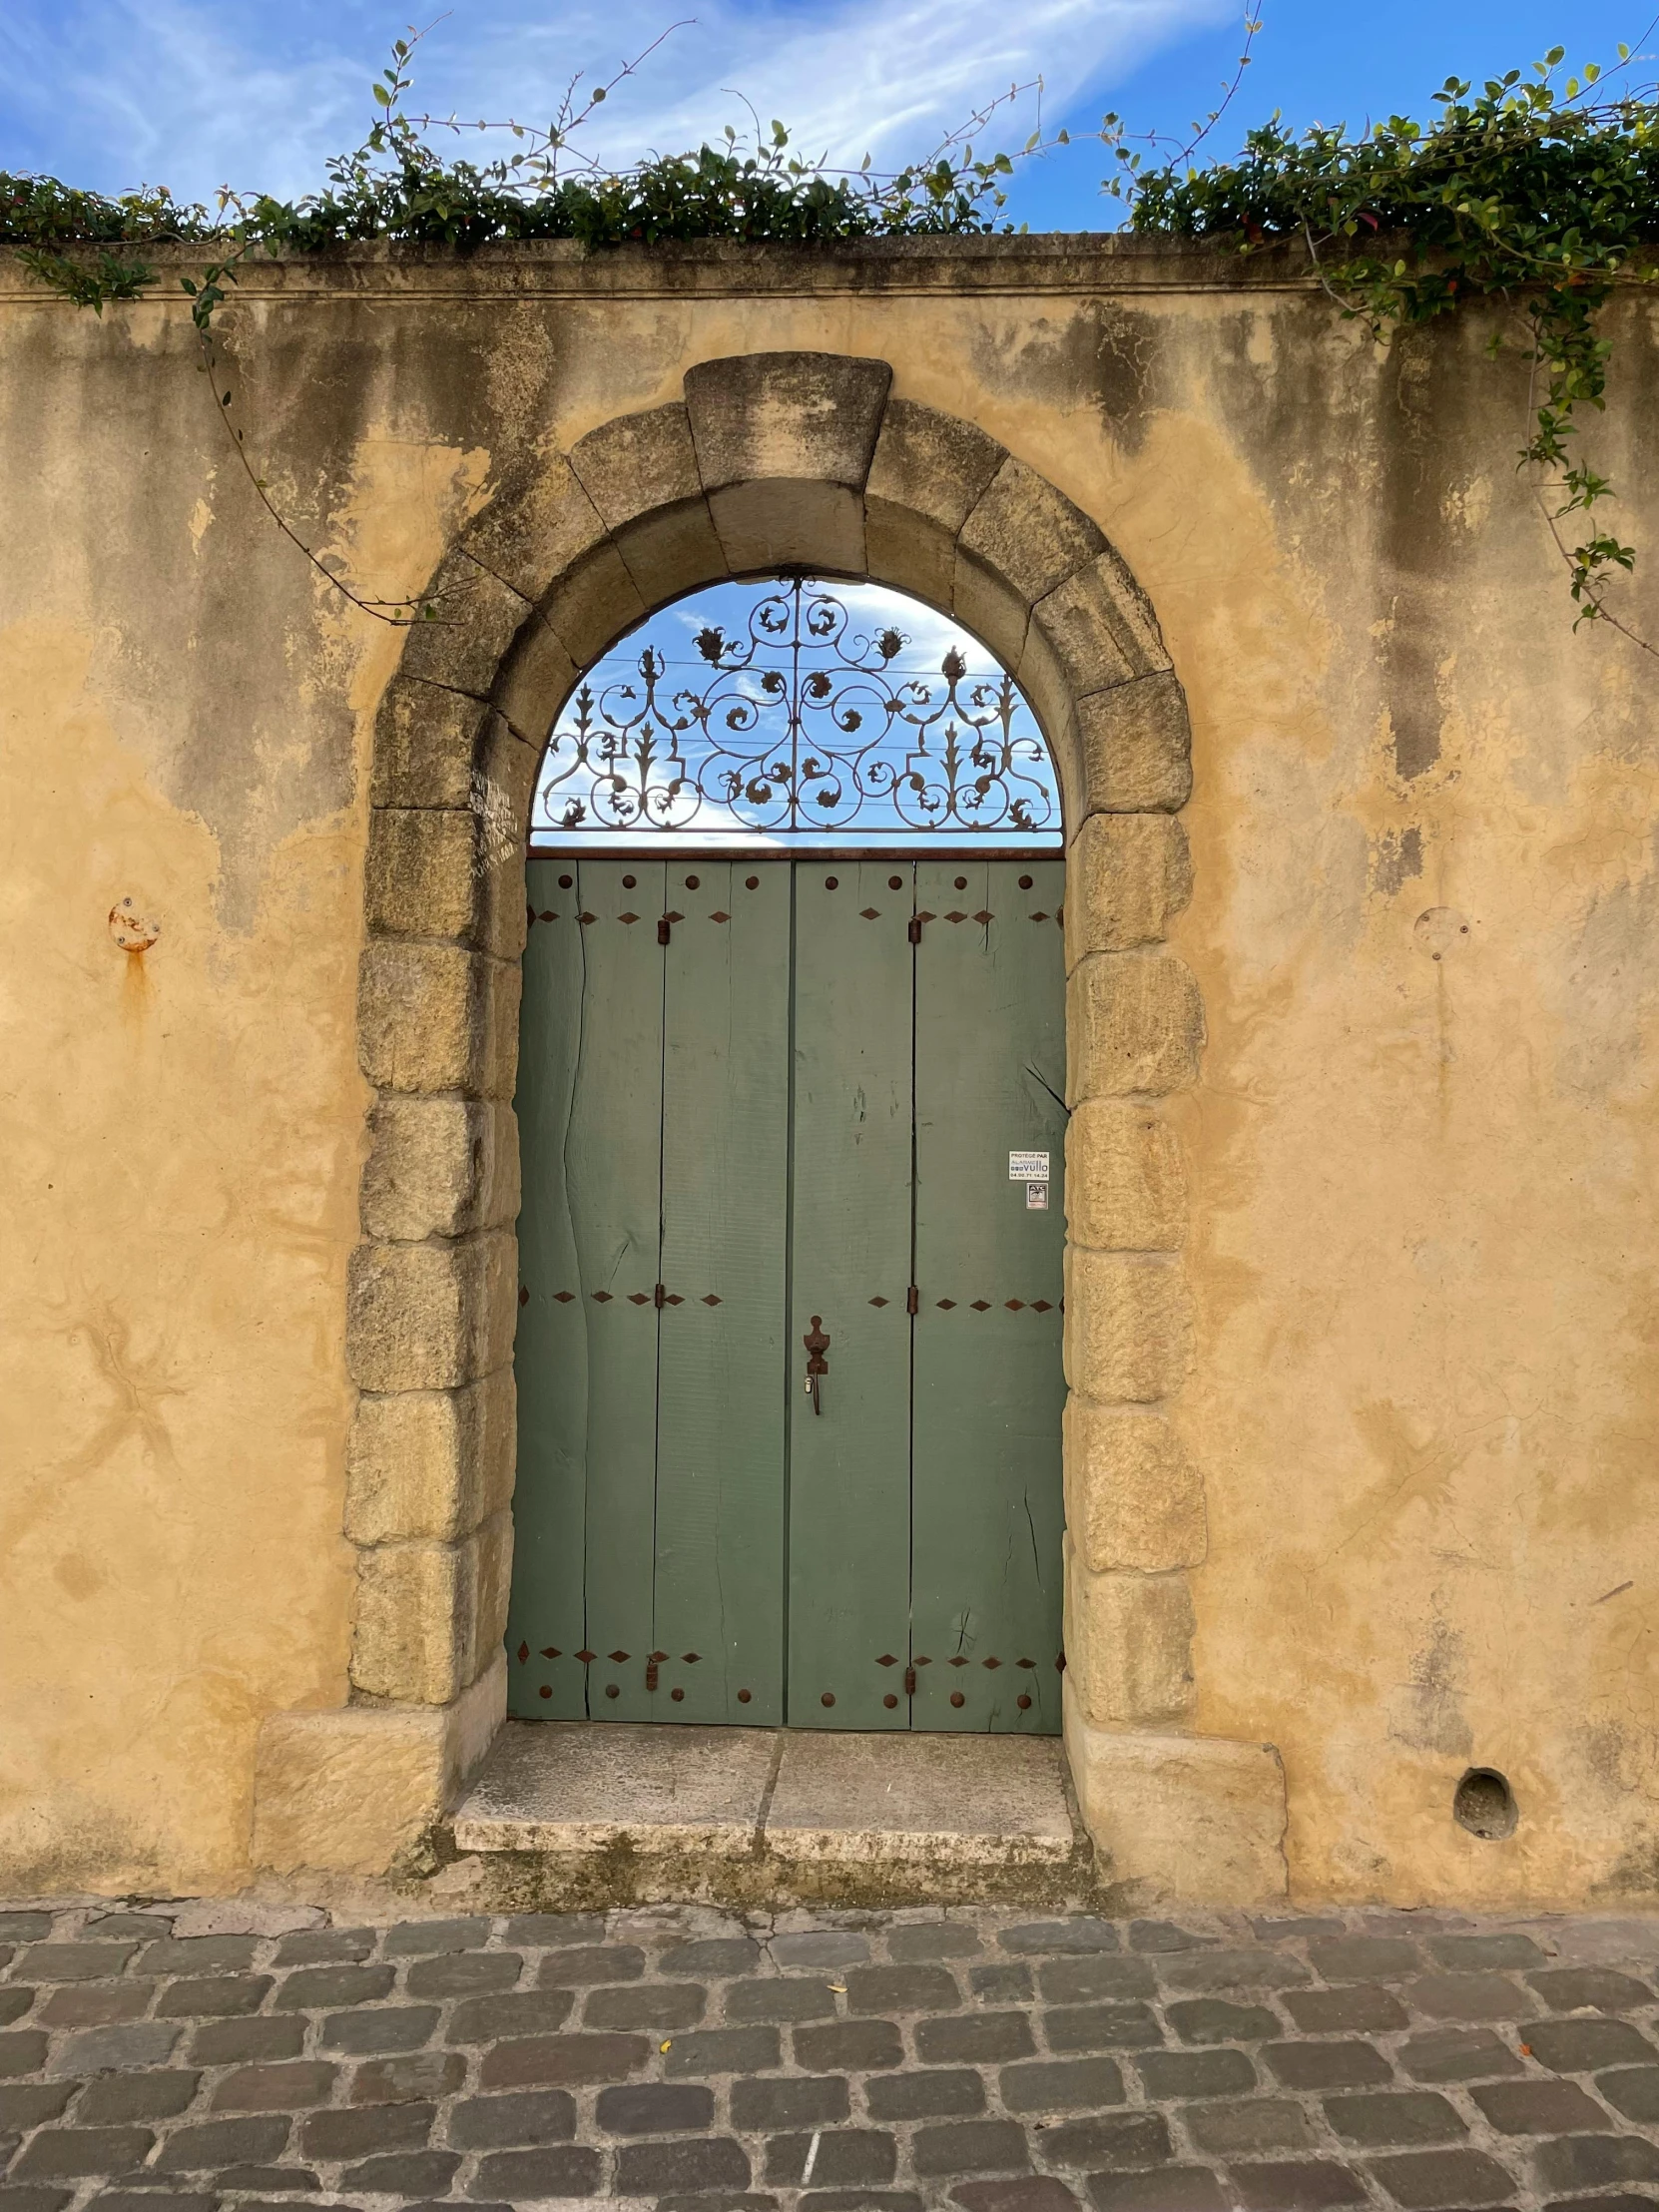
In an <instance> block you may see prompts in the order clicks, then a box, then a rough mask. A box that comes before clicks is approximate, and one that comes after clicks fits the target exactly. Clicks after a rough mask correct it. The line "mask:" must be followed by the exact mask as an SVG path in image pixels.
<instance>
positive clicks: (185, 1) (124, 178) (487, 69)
mask: <svg viewBox="0 0 1659 2212" xmlns="http://www.w3.org/2000/svg"><path fill="white" fill-rule="evenodd" d="M689 6H690V7H695V10H696V17H697V20H696V21H695V22H693V23H690V24H687V25H685V26H683V27H682V28H680V29H679V30H677V31H676V32H675V33H674V35H673V36H672V38H670V40H669V41H668V43H667V44H666V45H665V46H664V47H662V48H661V49H659V51H658V52H657V53H656V54H655V55H654V56H653V57H652V58H651V59H650V60H649V61H648V62H647V63H646V64H645V66H644V68H643V69H642V71H641V73H640V75H639V77H638V78H636V79H635V80H633V81H632V82H631V83H630V84H628V85H625V86H623V87H622V88H621V89H620V90H619V91H618V93H617V94H616V96H615V98H614V101H613V102H612V103H611V104H610V105H609V106H607V108H606V109H604V110H603V111H602V112H601V114H600V115H599V116H597V117H596V118H595V127H593V128H591V129H590V133H589V134H588V135H589V139H590V143H591V145H592V147H593V149H594V150H595V151H596V152H598V153H601V154H603V155H604V156H606V157H607V158H627V157H629V156H632V155H635V154H637V153H638V152H639V151H640V149H641V148H642V147H654V148H656V149H658V150H662V151H675V152H678V151H680V150H681V149H682V148H684V147H685V146H688V145H692V144H695V143H697V142H698V141H699V140H701V139H702V138H705V137H714V136H717V135H718V133H719V131H720V129H721V127H722V126H723V125H724V124H725V123H727V122H728V121H731V122H736V123H739V124H740V125H741V124H743V123H744V122H745V121H746V111H745V109H744V107H743V104H742V99H740V98H739V97H738V96H739V95H742V96H743V97H744V98H747V99H748V100H749V101H750V102H751V103H753V105H754V107H755V109H756V110H757V111H758V113H759V115H760V117H761V119H762V122H763V124H768V125H770V122H771V120H772V118H773V117H774V116H779V117H781V118H783V119H784V120H785V121H786V122H787V123H789V124H790V126H791V128H792V129H793V130H794V131H795V133H796V136H797V141H798V144H799V145H800V146H801V147H802V148H803V149H805V150H806V151H808V152H810V153H812V154H815V155H816V154H818V153H820V152H828V153H829V155H830V158H831V160H833V161H837V162H842V163H847V164H851V163H855V162H856V161H857V160H858V159H859V157H860V156H861V155H862V154H864V153H865V152H866V151H867V152H869V153H871V154H872V155H873V156H874V157H875V159H876V161H877V164H878V165H889V166H890V165H892V164H894V163H897V162H900V161H902V160H905V159H908V158H911V157H913V156H917V155H920V154H923V153H925V152H926V151H928V149H929V148H930V147H931V146H932V145H933V144H934V143H935V142H936V140H937V139H938V138H939V137H940V136H941V135H942V134H943V133H944V132H945V131H946V130H948V129H950V128H952V127H954V126H955V125H956V124H957V123H958V122H959V121H961V120H962V119H963V117H964V116H965V115H966V114H967V113H968V112H969V111H970V110H971V109H972V108H973V107H975V106H976V105H977V104H978V103H980V102H981V101H982V100H984V99H985V98H986V97H987V96H988V95H990V94H994V93H996V92H998V91H1000V90H1003V89H1005V88H1006V87H1007V86H1008V84H1009V83H1010V82H1012V81H1014V80H1016V79H1019V80H1023V79H1028V78H1032V77H1035V76H1038V75H1041V76H1043V77H1044V78H1045V80H1046V86H1047V90H1046V94H1045V106H1046V110H1047V113H1048V114H1049V115H1050V116H1051V117H1052V116H1056V115H1058V114H1059V113H1061V112H1062V111H1063V110H1064V109H1066V108H1067V107H1068V106H1069V105H1070V104H1071V103H1072V102H1074V101H1075V100H1077V99H1078V98H1079V97H1081V96H1082V95H1083V94H1084V93H1085V92H1087V91H1089V90H1090V89H1091V88H1093V87H1095V86H1096V85H1098V84H1100V83H1101V82H1103V81H1104V80H1106V79H1107V78H1109V77H1111V76H1112V75H1114V74H1116V73H1121V72H1122V71H1124V70H1126V69H1128V68H1131V67H1133V66H1135V65H1137V64H1138V63H1139V62H1141V61H1142V60H1144V59H1145V58H1146V56H1147V55H1148V54H1150V53H1151V52H1152V51H1154V50H1155V49H1156V48H1157V47H1159V46H1162V45H1165V44H1167V43H1168V42H1169V41H1170V40H1172V39H1174V38H1177V37H1179V36H1181V35H1182V34H1183V33H1185V32H1187V31H1189V30H1191V29H1193V28H1195V27H1197V26H1199V25H1201V24H1205V23H1212V22H1217V21H1221V20H1224V19H1225V18H1226V17H1227V16H1228V15H1229V14H1230V13H1232V12H1233V11H1234V0H1025V4H1024V5H1023V6H1020V7H1014V6H1010V5H1009V0H689ZM405 7H406V0H402V4H401V5H395V6H394V7H392V8H389V9H386V8H382V7H380V6H378V5H370V4H369V0H341V4H339V5H337V6H332V7H325V6H324V5H323V0H298V4H297V5H296V6H294V7H293V8H291V9H284V10H282V11H281V12H280V14H278V12H277V10H276V9H274V8H273V7H271V5H270V4H269V0H240V4H239V0H229V4H221V5H217V6H210V5H208V4H206V0H79V4H77V5H70V6H67V7H66V6H64V5H63V4H62V0H14V4H13V6H12V7H10V8H9V9H8V10H7V11H6V13H5V15H4V17H3V18H0V82H3V83H4V85H5V90H4V91H3V92H0V117H3V118H4V119H5V120H6V121H7V123H8V124H9V125H10V127H11V134H12V136H13V139H14V141H16V140H19V139H20V140H21V142H22V143H23V145H24V146H26V147H27V148H28V149H29V157H28V158H29V160H30V162H31V164H32V165H33V166H37V167H50V168H54V169H57V170H58V171H59V172H60V173H64V174H69V175H73V176H75V177H76V178H77V179H82V180H86V181H89V182H96V183H99V184H101V185H103V186H105V187H106V188H109V187H111V186H115V185H130V184H133V183H136V182H138V181H139V180H140V179H141V178H142V179H149V180H154V179H158V178H162V177H166V179H167V180H168V181H170V182H171V183H173V185H174V187H175V189H176V190H179V191H181V192H183V193H186V194H189V195H207V194H210V193H211V192H212V191H213V190H214V189H215V188H216V187H217V186H218V185H219V184H221V183H222V182H225V181H226V180H228V179H229V180H234V181H235V182H237V183H239V184H249V183H257V184H259V185H262V186H264V187H266V188H267V189H271V190H275V191H278V192H282V193H297V192H300V191H303V190H305V189H307V188H308V187H311V186H314V185H315V184H317V183H318V182H320V179H321V174H322V163H323V160H324V158H325V156H326V155H328V154H329V153H333V152H337V151H339V150H341V149H342V148H344V147H346V146H349V145H351V144H353V143H355V141H356V140H357V139H358V138H359V137H360V136H361V133H362V129H363V128H364V125H365V123H366V119H367V116H368V113H369V102H368V92H367V80H368V78H369V77H370V76H371V75H372V73H373V72H374V70H375V69H376V68H378V67H379V66H380V65H381V63H382V62H383V59H384V56H385V53H386V50H387V48H388V47H389V43H390V40H391V38H392V37H393V36H394V35H395V34H396V33H398V32H399V31H400V30H401V29H402V28H403V15H404V8H405ZM677 12H678V11H677V9H676V8H675V6H674V5H673V0H667V4H665V0H612V4H607V5H600V4H598V0H578V4H576V5H570V6H564V7H559V8H557V9H556V10H549V9H545V8H543V9H536V8H531V7H526V6H525V5H523V4H522V0H470V4H469V0H462V5H460V6H458V7H456V8H455V10H454V12H453V13H452V14H451V15H450V16H449V17H448V19H447V20H444V21H442V22H441V23H439V24H438V25H437V26H436V27H435V28H434V29H433V30H432V32H431V34H430V36H429V38H428V39H427V40H426V42H425V43H424V45H423V46H422V47H421V49H420V52H419V57H418V74H417V80H416V88H415V100H416V105H417V106H430V107H431V108H432V109H434V110H438V111H442V112H448V111H449V110H450V109H451V108H453V109H455V110H456V111H458V112H459V113H460V114H461V115H463V116H468V117H477V116H487V117H489V118H490V119H491V120H496V119H499V118H501V117H503V116H505V115H507V114H512V115H514V116H516V117H517V118H519V119H520V120H522V121H529V122H535V121H541V120H545V119H546V117H547V116H548V115H549V114H550V113H551V111H552V110H553V108H554V107H555V106H556V104H557V102H558V99H559V96H560V94H561V92H562V91H563V89H564V86H565V84H566V83H567V81H568V80H569V78H570V77H571V75H572V74H573V73H574V72H575V71H576V70H578V69H581V70H585V71H587V72H589V74H590V75H597V76H605V75H608V74H610V73H611V72H612V71H613V70H614V69H615V67H616V66H617V63H618V61H619V60H620V59H621V58H622V57H623V56H625V55H628V54H633V53H637V52H638V51H639V50H640V49H641V48H643V47H644V46H645V45H647V44H648V43H649V41H650V40H651V39H652V38H653V37H655V36H656V34H657V33H658V32H659V31H661V30H662V29H663V27H664V26H665V24H667V23H669V22H671V21H673V20H674V17H675V15H676V13H677ZM688 12H689V10H688ZM1035 121H1036V115H1035V108H1034V104H1033V103H1032V102H1030V101H1024V102H1022V103H1021V104H1020V105H1019V106H1018V107H1016V108H1015V109H1014V111H1013V113H1012V116H1011V118H1009V119H1006V121H1005V124H1004V126H1003V127H1002V135H1003V139H1004V141H1005V142H1006V143H1011V144H1017V143H1018V142H1020V141H1021V140H1023V138H1024V137H1025V136H1026V134H1027V133H1028V132H1029V130H1030V129H1031V128H1033V126H1034V124H1035ZM600 125H603V128H602V129H600V128H598V126H600ZM10 158H11V159H13V160H14V161H15V160H16V159H18V157H17V155H16V154H15V153H14V154H13V155H12V156H11V157H10Z"/></svg>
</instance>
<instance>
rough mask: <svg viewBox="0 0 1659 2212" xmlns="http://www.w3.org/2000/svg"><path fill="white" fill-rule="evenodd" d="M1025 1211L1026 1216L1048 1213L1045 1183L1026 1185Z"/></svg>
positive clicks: (1046, 1186)
mask: <svg viewBox="0 0 1659 2212" xmlns="http://www.w3.org/2000/svg"><path fill="white" fill-rule="evenodd" d="M1025 1211H1026V1212H1027V1213H1028V1214H1046V1213H1047V1212H1048V1185H1047V1184H1046V1183H1027V1184H1026V1186H1025Z"/></svg>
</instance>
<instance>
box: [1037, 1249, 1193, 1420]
mask: <svg viewBox="0 0 1659 2212" xmlns="http://www.w3.org/2000/svg"><path fill="white" fill-rule="evenodd" d="M1191 1367H1192V1317H1191V1313H1190V1310H1189V1303H1188V1297H1187V1283H1186V1276H1185V1274H1184V1272H1183V1270H1182V1268H1181V1265H1180V1262H1179V1261H1176V1260H1167V1259H1162V1258H1153V1257H1145V1256H1142V1255H1140V1254H1137V1253H1121V1252H1079V1251H1069V1252H1068V1253H1067V1254H1066V1324H1065V1368H1066V1381H1067V1383H1069V1384H1070V1385H1071V1387H1072V1388H1073V1389H1074V1390H1078V1391H1080V1392H1081V1393H1082V1394H1083V1395H1084V1396H1087V1397H1093V1398H1098V1399H1102V1400H1104V1401H1106V1402H1112V1401H1122V1400H1128V1401H1129V1402H1130V1403H1132V1404H1134V1403H1140V1404H1145V1403H1149V1402H1150V1401H1152V1400H1153V1399H1155V1398H1160V1397H1168V1396H1170V1395H1171V1394H1172V1393H1173V1392H1174V1391H1176V1390H1178V1389H1179V1388H1180V1387H1181V1385H1182V1383H1184V1382H1185V1381H1186V1379H1187V1375H1188V1372H1189V1370H1190V1369H1191Z"/></svg>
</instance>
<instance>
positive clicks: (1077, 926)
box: [1066, 814, 1193, 974]
mask: <svg viewBox="0 0 1659 2212" xmlns="http://www.w3.org/2000/svg"><path fill="white" fill-rule="evenodd" d="M1192 894H1193V863H1192V854H1191V852H1190V851H1189V850H1188V847H1187V832H1186V830H1184V829H1183V828H1182V826H1181V824H1180V823H1179V822H1177V821H1176V819H1175V817H1174V816H1173V815H1167V814H1160V815H1090V816H1089V818H1088V820H1087V821H1086V822H1085V823H1084V824H1083V827H1082V829H1081V830H1079V831H1078V832H1077V835H1076V836H1075V837H1074V838H1073V840H1072V846H1071V850H1070V852H1069V853H1068V854H1067V855H1066V970H1067V972H1068V974H1069V972H1070V971H1071V969H1073V968H1074V967H1075V966H1076V965H1077V963H1078V961H1079V960H1082V959H1085V958H1087V956H1088V955H1089V953H1091V952H1129V951H1133V950H1134V949H1135V947H1136V946H1137V945H1143V944H1156V943H1157V942H1158V941H1159V939H1160V938H1162V937H1164V936H1166V935H1167V934H1168V931H1169V923H1170V918H1171V916H1172V915H1175V914H1178V913H1179V912H1180V911H1181V909H1182V907H1183V906H1185V905H1186V903H1187V901H1188V899H1189V898H1191V896H1192Z"/></svg>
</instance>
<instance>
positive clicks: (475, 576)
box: [398, 550, 532, 699]
mask: <svg viewBox="0 0 1659 2212" xmlns="http://www.w3.org/2000/svg"><path fill="white" fill-rule="evenodd" d="M424 604H426V605H429V606H430V607H431V608H432V615H431V618H430V619H429V620H421V621H418V622H414V623H411V624H410V626H409V630H408V635H407V638H406V639H405V642H404V646H403V657H402V660H401V661H400V662H399V664H398V673H399V674H400V675H402V676H406V677H424V678H425V679H426V680H427V682H429V683H434V684H447V685H448V686H449V687H450V688H451V689H452V690H454V691H460V692H468V693H470V694H471V695H472V697H473V698H475V699H487V698H488V697H489V693H490V688H491V686H492V685H493V684H494V682H495V675H496V671H497V669H499V667H500V666H501V663H502V661H503V660H504V659H505V657H506V654H507V650H508V648H509V647H510V646H511V644H512V642H513V640H514V638H516V637H517V635H518V633H519V631H520V630H522V629H523V627H524V625H525V623H526V622H527V621H529V620H530V618H531V613H532V609H531V603H530V602H529V600H527V599H526V598H525V597H524V595H523V593H522V592H518V591H515V590H513V588H512V587H511V585H509V584H504V583H503V582H502V581H501V579H500V577H499V576H496V575H494V574H493V573H492V572H491V571H490V570H489V569H487V568H480V567H479V565H478V563H477V562H476V561H475V560H471V559H469V558H468V557H467V556H466V555H465V554H464V553H461V552H460V551H458V550H457V551H456V552H454V553H452V554H450V555H449V556H448V558H447V559H446V560H445V561H444V563H443V566H442V567H441V568H440V569H439V571H438V574H437V577H436V578H435V580H434V582H433V584H432V588H431V590H430V592H429V593H428V595H427V598H426V600H425V602H424Z"/></svg>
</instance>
